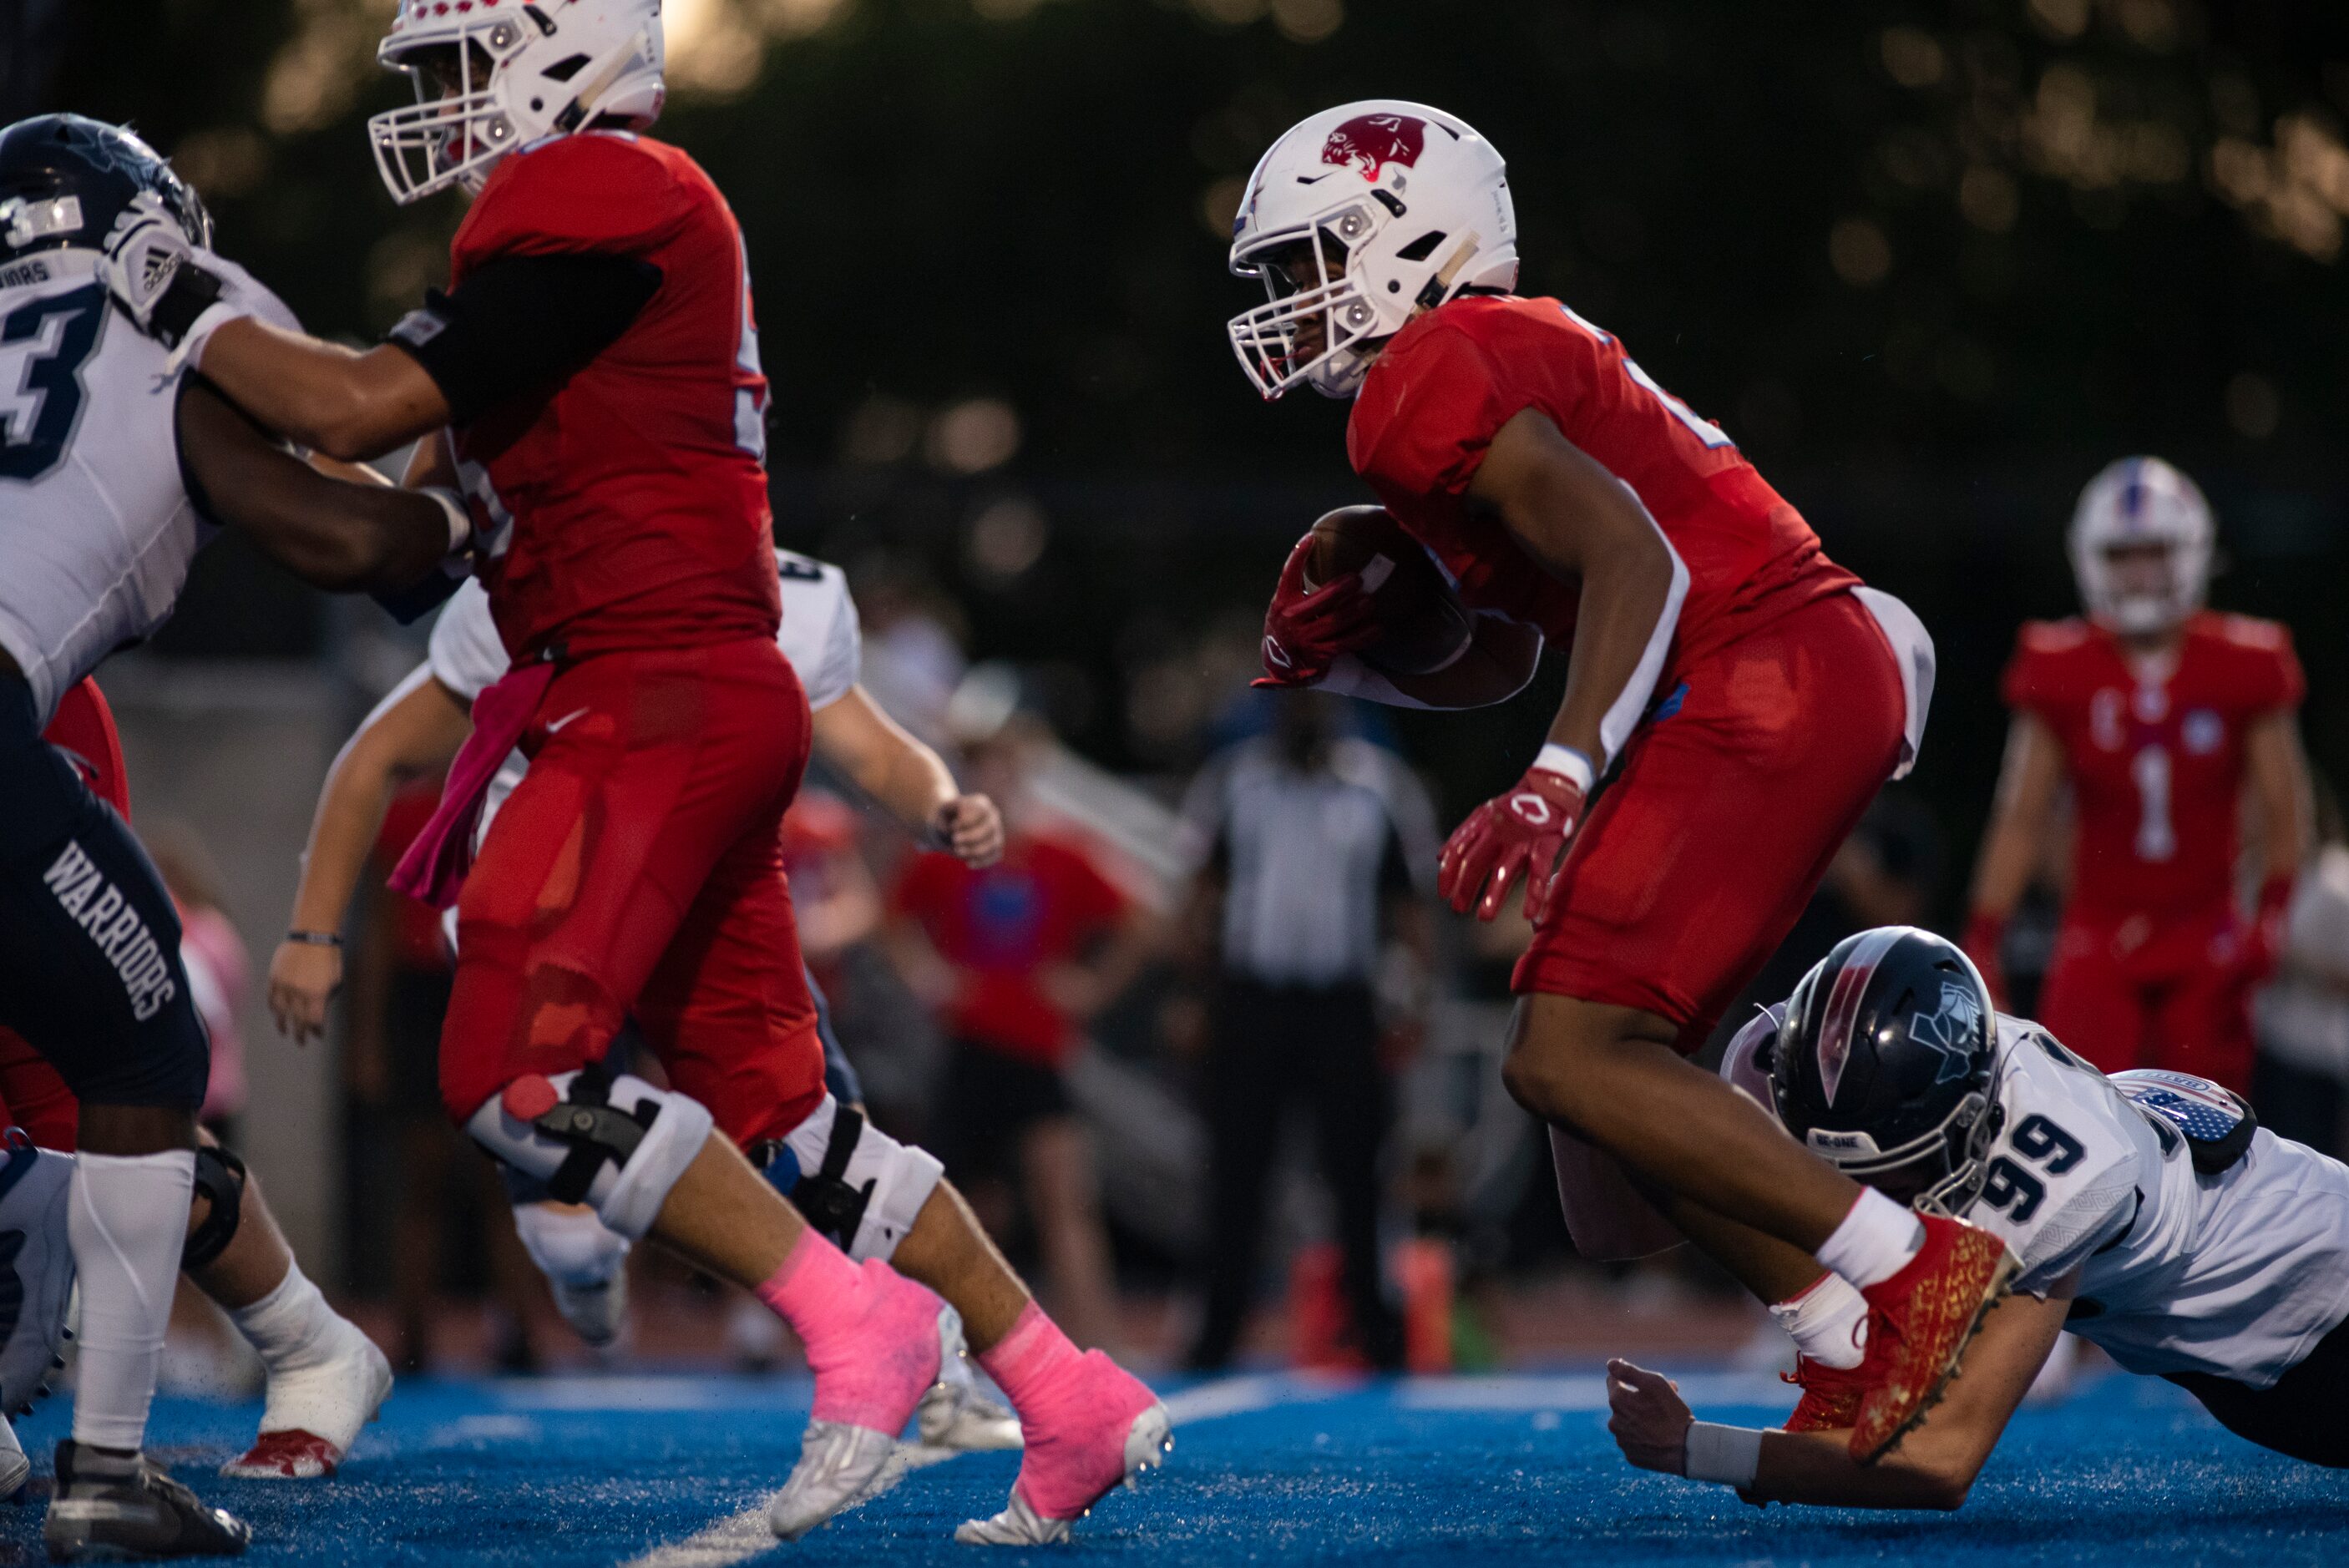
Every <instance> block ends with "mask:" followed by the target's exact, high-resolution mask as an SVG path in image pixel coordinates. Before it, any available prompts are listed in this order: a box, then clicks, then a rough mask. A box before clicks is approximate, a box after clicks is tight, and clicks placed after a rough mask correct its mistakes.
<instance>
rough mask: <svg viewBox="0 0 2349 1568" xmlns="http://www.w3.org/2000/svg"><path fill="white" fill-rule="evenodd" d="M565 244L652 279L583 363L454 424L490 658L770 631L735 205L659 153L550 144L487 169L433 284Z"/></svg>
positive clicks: (767, 550) (758, 414)
mask: <svg viewBox="0 0 2349 1568" xmlns="http://www.w3.org/2000/svg"><path fill="white" fill-rule="evenodd" d="M582 252H593V253H599V254H605V255H616V256H629V257H634V258H636V259H639V260H642V261H645V262H648V263H651V264H653V265H654V266H656V267H658V268H659V269H660V274H661V281H660V287H659V288H658V290H657V292H656V293H655V294H653V297H652V299H651V300H650V302H648V303H647V304H646V305H645V307H644V309H643V310H642V311H641V312H639V313H638V314H637V315H636V319H635V320H634V321H632V322H631V323H629V325H628V326H627V329H626V331H624V332H623V333H621V335H619V337H618V338H617V339H616V341H615V342H613V343H612V344H611V345H610V346H607V347H606V348H605V349H604V351H603V352H602V353H600V354H598V355H597V356H595V359H594V360H593V361H591V362H590V363H589V364H588V365H587V366H585V368H584V369H582V370H580V371H578V372H577V373H575V374H574V375H573V376H572V377H570V378H569V379H567V380H565V381H564V382H563V383H562V384H561V385H560V386H558V387H555V388H554V390H552V391H550V392H547V393H545V394H543V395H541V396H533V397H521V398H515V399H512V400H510V401H508V402H506V403H504V404H502V405H500V406H499V407H495V408H492V409H491V410H490V411H489V412H487V413H485V414H483V415H482V416H481V418H478V419H476V420H474V421H473V422H472V423H471V424H470V425H467V426H466V427H465V428H462V429H461V430H459V431H458V432H457V456H458V458H459V459H460V463H461V464H462V467H463V469H464V475H465V485H466V489H467V490H469V491H471V494H472V495H473V496H474V497H475V499H476V500H479V501H480V503H481V506H482V508H483V509H484V510H485V511H487V512H488V514H489V521H490V524H491V526H492V532H491V535H490V541H491V542H490V549H491V552H492V557H493V559H492V561H491V562H490V563H489V564H488V565H487V566H486V567H485V568H484V569H483V572H482V577H483V579H484V581H485V582H486V583H487V585H488V587H489V590H490V602H491V606H492V610H493V611H494V612H495V614H496V618H497V623H498V634H499V635H500V636H501V637H502V639H503V640H504V642H505V645H506V652H507V654H508V655H510V656H511V657H512V658H513V659H514V660H515V661H516V662H520V661H522V660H523V659H525V658H529V657H532V656H533V655H536V654H538V653H539V652H540V651H541V650H542V649H543V648H545V647H547V646H549V645H552V644H555V643H561V644H564V645H566V646H567V647H568V648H569V649H570V650H571V651H572V652H574V653H588V652H602V651H608V650H611V649H616V648H655V647H688V646H695V645H708V644H712V643H721V642H728V641H731V640H733V639H736V638H741V637H772V636H773V635H774V634H775V628H776V626H777V624H778V622H779V618H780V616H781V601H780V599H779V598H778V596H777V589H776V580H775V557H774V549H773V541H772V532H773V520H772V518H771V516H770V514H769V512H768V510H767V473H766V467H765V463H766V427H765V419H766V405H767V382H766V378H765V377H763V376H762V375H761V374H760V370H759V339H758V331H757V328H756V326H755V325H753V323H752V320H751V314H750V274H749V272H748V270H747V267H746V265H745V262H744V257H743V251H742V234H741V231H740V229H739V228H738V227H737V226H736V224H735V222H734V214H733V213H732V212H731V211H729V210H728V209H727V206H726V201H725V199H724V198H723V197H721V196H719V193H718V188H717V187H716V186H715V185H713V184H711V183H710V181H709V176H708V175H706V174H704V173H703V172H702V171H701V170H700V168H699V166H698V165H697V164H696V163H695V162H694V161H693V160H691V159H690V158H688V157H687V156H686V155H685V154H684V153H682V152H680V151H678V150H677V149H676V148H673V147H667V146H664V145H663V144H662V143H660V142H657V141H651V140H647V139H645V138H643V137H639V136H632V135H628V134H626V133H624V132H614V131H585V132H582V133H580V134H577V135H574V136H564V137H558V138H556V139H554V140H552V141H547V142H544V143H542V144H541V145H539V146H537V147H535V148H528V149H525V150H522V151H519V152H515V153H512V154H511V155H509V156H508V157H506V158H505V159H503V160H501V161H500V162H499V164H498V166H497V168H496V170H494V171H493V172H492V174H491V176H490V179H489V182H488V183H487V184H486V185H485V186H483V187H482V190H481V196H480V198H479V199H478V200H476V201H474V203H473V206H472V210H471V211H469V212H467V213H466V214H465V221H464V222H463V223H462V224H461V225H460V226H459V228H458V230H457V236H456V239H455V240H454V241H453V242H451V243H450V255H449V271H450V287H451V288H454V287H455V286H457V285H458V284H461V283H462V282H463V281H464V278H465V274H466V273H467V272H468V271H470V270H471V269H472V268H474V267H478V266H480V265H481V263H484V262H487V261H490V260H492V258H494V257H498V256H506V255H559V254H564V253H582ZM509 524H510V525H511V526H510V527H509Z"/></svg>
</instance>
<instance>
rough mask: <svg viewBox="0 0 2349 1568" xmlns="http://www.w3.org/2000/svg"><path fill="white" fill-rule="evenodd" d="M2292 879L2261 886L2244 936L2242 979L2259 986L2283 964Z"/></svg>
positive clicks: (2281, 878)
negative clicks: (2257, 901)
mask: <svg viewBox="0 0 2349 1568" xmlns="http://www.w3.org/2000/svg"><path fill="white" fill-rule="evenodd" d="M2291 918H2292V878H2291V876H2289V875H2284V876H2272V877H2270V878H2268V880H2267V881H2265V882H2261V883H2260V902H2259V905H2258V907H2257V908H2256V909H2254V910H2253V911H2252V912H2251V930H2250V931H2248V932H2246V933H2245V934H2244V935H2243V978H2244V979H2245V980H2247V981H2250V982H2251V984H2252V985H2258V984H2260V983H2261V982H2262V981H2265V980H2267V979H2268V978H2270V977H2271V976H2272V975H2274V974H2275V972H2276V965H2279V964H2281V963H2282V962H2283V948H2284V937H2285V927H2286V925H2287V923H2289V921H2290V920H2291Z"/></svg>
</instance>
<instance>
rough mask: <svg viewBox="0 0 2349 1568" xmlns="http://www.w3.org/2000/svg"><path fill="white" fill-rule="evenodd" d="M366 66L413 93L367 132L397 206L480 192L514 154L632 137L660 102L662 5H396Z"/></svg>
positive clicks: (592, 1)
mask: <svg viewBox="0 0 2349 1568" xmlns="http://www.w3.org/2000/svg"><path fill="white" fill-rule="evenodd" d="M375 57H376V63H377V64H378V65H380V66H382V67H385V68H386V69H387V70H395V71H405V72H407V73H408V76H409V79H410V80H411V81H412V82H413V83H414V84H415V87H416V102H415V103H413V104H411V105H409V107H408V108H396V109H391V110H388V111H387V112H386V113H383V114H378V115H375V116H373V117H371V118H370V119H368V120H367V138H368V139H369V140H370V141H372V142H373V143H374V144H375V161H376V167H377V169H378V170H380V171H381V172H382V174H383V182H384V184H385V185H387V186H388V187H390V190H391V194H392V199H393V200H394V201H400V202H403V203H405V202H409V201H417V200H419V198H422V197H425V196H429V195H430V194H432V193H433V192H434V191H440V190H444V189H446V188H447V187H449V186H450V185H455V184H462V185H464V186H465V187H466V188H467V189H468V190H472V191H478V190H480V189H481V182H482V181H485V180H487V179H488V178H489V175H490V170H491V167H492V165H494V164H495V163H496V162H497V160H499V159H501V158H502V157H504V156H505V155H506V154H507V153H509V152H512V150H514V149H515V148H517V147H523V146H526V145H528V144H529V143H531V142H533V141H536V140H538V139H540V138H542V137H545V136H561V135H564V134H566V133H568V132H571V131H574V130H578V129H583V128H584V127H585V126H586V125H588V124H589V123H590V122H591V121H594V120H598V119H601V120H607V121H611V122H614V123H616V124H619V125H624V126H626V127H627V128H629V129H634V130H641V129H644V128H645V127H647V126H648V125H650V124H652V122H653V121H654V120H655V119H658V118H659V117H660V111H661V103H662V100H663V98H664V97H665V96H666V88H664V87H663V85H662V81H661V67H662V61H663V57H664V56H663V49H662V42H661V18H660V0H532V3H523V0H399V11H398V15H394V16H393V17H392V21H391V30H390V31H389V32H388V33H386V34H385V35H384V38H383V42H382V43H381V44H379V45H378V46H377V47H376V52H375Z"/></svg>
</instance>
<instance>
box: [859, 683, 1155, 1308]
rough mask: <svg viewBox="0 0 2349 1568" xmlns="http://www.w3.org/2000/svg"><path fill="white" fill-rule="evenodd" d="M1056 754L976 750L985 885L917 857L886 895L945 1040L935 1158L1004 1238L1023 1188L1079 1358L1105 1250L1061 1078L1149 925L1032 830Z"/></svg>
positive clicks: (1085, 1144)
mask: <svg viewBox="0 0 2349 1568" xmlns="http://www.w3.org/2000/svg"><path fill="white" fill-rule="evenodd" d="M1050 744H1051V742H1050V736H1049V734H1046V733H1042V732H1040V726H1039V724H1038V722H1037V721H1036V720H1035V719H1034V718H1033V717H1030V716H1029V715H1026V714H1014V715H1011V716H1009V717H1002V718H1001V720H1000V723H999V727H996V728H995V729H994V730H993V731H992V732H991V733H985V734H980V735H977V736H973V737H969V738H967V740H966V748H965V756H966V758H967V760H968V770H969V775H970V777H969V780H968V782H969V785H970V788H971V789H974V790H977V791H979V792H981V793H984V794H988V795H991V796H993V797H994V799H995V800H996V802H997V804H999V806H1001V807H1002V809H1003V813H1004V819H1005V823H1006V826H1007V828H1008V829H1009V835H1008V838H1007V840H1006V842H1005V846H1004V851H1003V859H1002V860H1001V861H999V863H997V864H995V865H993V866H989V867H988V868H987V869H985V870H983V871H980V870H973V869H972V868H971V867H969V866H967V865H965V864H963V862H962V861H958V860H957V859H955V858H954V857H953V856H951V855H947V854H942V853H935V852H933V853H925V854H922V855H919V856H916V858H915V859H914V860H912V861H910V862H908V863H907V865H906V866H905V870H904V872H902V873H901V874H900V876H899V877H898V880H897V882H896V885H895V888H893V889H892V890H891V892H890V896H889V923H888V926H887V928H886V929H887V941H888V944H889V947H890V951H891V954H892V955H893V957H895V960H896V962H897V965H898V966H899V969H900V971H901V973H902V974H903V975H904V976H905V981H906V983H907V985H910V986H911V987H912V989H913V990H914V992H915V994H916V995H919V996H921V997H922V998H923V999H924V1000H926V1002H927V1003H929V1005H930V1006H931V1007H932V1008H933V1009H934V1010H935V1011H936V1012H937V1013H938V1014H939V1016H941V1018H942V1020H943V1022H944V1024H945V1027H946V1030H947V1034H948V1035H949V1036H951V1037H952V1045H951V1046H950V1047H949V1048H948V1051H947V1068H946V1074H945V1081H944V1083H943V1084H942V1085H941V1086H940V1089H939V1092H938V1095H937V1097H936V1102H935V1103H936V1111H935V1113H934V1114H933V1117H932V1119H931V1131H930V1138H929V1140H928V1141H929V1144H930V1147H931V1148H932V1149H933V1150H935V1151H936V1153H937V1155H938V1157H939V1158H940V1159H941V1160H943V1161H945V1162H946V1167H947V1173H948V1174H949V1175H951V1176H952V1177H953V1178H954V1180H955V1181H956V1182H957V1184H958V1185H960V1186H961V1187H963V1189H964V1190H965V1191H966V1192H968V1193H969V1194H970V1196H971V1199H972V1202H974V1203H975V1204H978V1205H979V1206H980V1208H981V1210H982V1217H983V1218H985V1219H986V1220H987V1224H988V1230H989V1231H990V1232H992V1233H995V1234H998V1235H1003V1234H1007V1233H1009V1226H1008V1225H1007V1224H1005V1223H1002V1221H1004V1220H1008V1219H1009V1211H1010V1203H1009V1191H1010V1189H1011V1187H1012V1186H1014V1185H1015V1184H1016V1186H1017V1188H1018V1190H1019V1193H1020V1194H1021V1195H1022V1196H1024V1198H1025V1199H1026V1201H1027V1208H1028V1212H1029V1215H1030V1219H1031V1220H1032V1221H1033V1222H1034V1226H1035V1233H1036V1239H1037V1243H1038V1247H1039V1250H1040V1253H1042V1256H1043V1263H1044V1273H1045V1275H1046V1277H1047V1279H1048V1280H1049V1281H1050V1288H1051V1291H1052V1295H1053V1297H1054V1306H1055V1313H1056V1315H1058V1316H1059V1318H1060V1320H1061V1323H1062V1325H1063V1326H1065V1327H1066V1328H1067V1329H1068V1332H1069V1334H1070V1336H1071V1337H1072V1338H1074V1339H1075V1340H1076V1341H1077V1342H1078V1343H1079V1344H1081V1345H1092V1346H1101V1345H1105V1344H1106V1343H1108V1342H1109V1340H1110V1339H1111V1338H1112V1336H1113V1334H1114V1321H1113V1318H1114V1302H1113V1299H1112V1290H1111V1278H1110V1264H1109V1243H1108V1238H1107V1234H1106V1233H1105V1231H1104V1229H1103V1226H1102V1214H1101V1199H1100V1187H1099V1181H1098V1177H1097V1174H1096V1171H1095V1170H1094V1166H1093V1153H1092V1144H1091V1141H1090V1140H1089V1139H1088V1138H1087V1136H1086V1134H1085V1131H1084V1129H1083V1126H1082V1124H1081V1122H1080V1121H1079V1120H1078V1119H1077V1116H1076V1114H1075V1109H1074V1107H1073V1104H1072V1102H1071V1099H1070V1097H1069V1089H1068V1084H1067V1080H1066V1076H1065V1069H1066V1067H1067V1064H1068V1060H1069V1057H1070V1055H1071V1052H1073V1051H1074V1050H1075V1049H1077V1048H1078V1047H1079V1045H1080V1043H1081V1038H1082V1035H1083V1030H1084V1028H1085V1026H1086V1025H1087V1024H1088V1023H1089V1022H1090V1021H1091V1020H1092V1018H1093V1017H1094V1016H1096V1015H1098V1014H1099V1013H1100V1012H1101V1011H1102V1009H1103V1008H1104V1007H1105V1006H1108V1005H1109V1004H1110V1003H1111V1002H1112V1001H1114V1000H1115V999H1116V998H1117V996H1118V995H1119V993H1120V992H1122V991H1123V990H1124V989H1125V987H1126V985H1127V984H1128V983H1129V982H1131V981H1132V980H1133V977H1134V975H1135V974H1136V973H1137V972H1138V971H1139V970H1140V969H1141V967H1142V964H1143V959H1144V957H1145V956H1146V954H1147V951H1148V941H1147V936H1146V933H1145V929H1144V921H1143V912H1142V911H1141V909H1140V908H1139V907H1138V906H1137V905H1136V904H1134V903H1133V901H1131V900H1129V899H1128V898H1127V897H1126V896H1125V895H1124V894H1123V893H1122V892H1119V891H1118V889H1117V888H1116V887H1115V886H1114V885H1113V884H1112V882H1110V881H1109V879H1108V878H1107V877H1106V876H1104V875H1103V874H1102V870H1101V867H1100V866H1099V864H1098V863H1097V862H1096V861H1095V859H1094V857H1093V856H1092V853H1091V852H1090V851H1089V850H1088V849H1087V848H1086V846H1085V845H1084V844H1083V843H1081V841H1078V840H1076V839H1074V838H1072V837H1067V836H1062V835H1061V834H1058V833H1048V832H1047V831H1046V830H1042V829H1041V828H1040V827H1039V826H1038V825H1037V824H1036V823H1035V822H1034V821H1033V820H1032V817H1033V812H1032V810H1031V804H1030V799H1029V790H1028V788H1027V779H1028V774H1029V771H1030V767H1031V758H1032V757H1033V754H1034V753H1036V752H1038V751H1040V750H1041V749H1044V748H1049V747H1050ZM989 1208H992V1209H994V1210H995V1212H994V1213H992V1214H988V1213H987V1212H986V1211H987V1210H988V1209H989Z"/></svg>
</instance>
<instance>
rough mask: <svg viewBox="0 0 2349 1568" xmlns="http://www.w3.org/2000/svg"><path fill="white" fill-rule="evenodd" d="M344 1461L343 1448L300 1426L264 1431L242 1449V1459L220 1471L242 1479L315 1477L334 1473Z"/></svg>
mask: <svg viewBox="0 0 2349 1568" xmlns="http://www.w3.org/2000/svg"><path fill="white" fill-rule="evenodd" d="M342 1462H343V1450H342V1449H338V1448H336V1446H335V1445H334V1444H332V1443H330V1442H328V1441H327V1440H326V1439H324V1438H322V1437H319V1436H318V1435H317V1434H316V1433H315V1432H305V1431H303V1430H302V1429H300V1428H298V1427H297V1428H295V1429H293V1430H291V1431H285V1432H264V1433H262V1434H261V1438H260V1440H259V1441H257V1442H255V1443H254V1445H253V1447H251V1448H250V1449H246V1450H245V1451H244V1455H243V1458H241V1459H236V1460H230V1461H229V1462H228V1463H227V1464H224V1465H222V1466H221V1474H222V1475H224V1476H233V1477H235V1478H237V1479H238V1480H280V1479H283V1480H317V1479H319V1478H320V1477H323V1476H330V1475H332V1474H334V1473H335V1467H336V1465H339V1464H341V1463H342Z"/></svg>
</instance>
